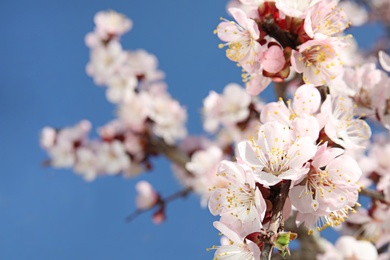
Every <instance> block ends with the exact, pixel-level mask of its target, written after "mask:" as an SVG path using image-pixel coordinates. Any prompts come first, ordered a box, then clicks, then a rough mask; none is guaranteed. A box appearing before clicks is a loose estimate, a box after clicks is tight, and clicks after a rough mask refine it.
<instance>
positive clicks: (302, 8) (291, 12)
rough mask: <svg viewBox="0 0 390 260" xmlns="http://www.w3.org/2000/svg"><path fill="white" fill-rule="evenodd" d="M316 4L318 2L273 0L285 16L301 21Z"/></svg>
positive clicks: (315, 0)
mask: <svg viewBox="0 0 390 260" xmlns="http://www.w3.org/2000/svg"><path fill="white" fill-rule="evenodd" d="M317 2H319V0H275V5H276V7H277V8H278V9H279V10H280V11H282V12H283V13H284V14H285V15H288V16H291V17H296V18H301V19H303V18H305V16H306V14H307V12H308V11H309V10H310V8H311V7H312V6H313V5H314V4H315V3H317Z"/></svg>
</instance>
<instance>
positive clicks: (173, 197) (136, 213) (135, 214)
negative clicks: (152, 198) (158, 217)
mask: <svg viewBox="0 0 390 260" xmlns="http://www.w3.org/2000/svg"><path fill="white" fill-rule="evenodd" d="M191 191H192V188H190V187H187V188H185V189H183V190H180V191H177V192H175V193H173V194H171V195H169V196H168V197H166V198H165V199H159V201H158V202H157V203H156V204H155V205H154V206H153V207H150V208H147V209H137V210H135V211H134V212H133V213H131V214H130V215H129V216H127V217H126V219H125V221H126V222H130V221H132V220H134V219H135V218H136V217H138V216H139V215H141V214H142V213H145V212H147V211H150V210H152V209H154V208H156V207H165V205H166V204H168V203H169V202H172V201H174V200H176V199H179V198H185V197H187V196H188V194H190V192H191Z"/></svg>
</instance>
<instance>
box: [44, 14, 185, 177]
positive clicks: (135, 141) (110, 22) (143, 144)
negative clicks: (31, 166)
mask: <svg viewBox="0 0 390 260" xmlns="http://www.w3.org/2000/svg"><path fill="white" fill-rule="evenodd" d="M95 25H96V27H95V30H94V31H93V32H91V33H89V34H88V35H87V36H86V39H85V40H86V44H87V46H88V47H89V48H90V58H91V59H90V61H89V63H88V64H87V67H86V70H87V73H88V74H89V75H90V76H91V77H93V79H94V82H95V83H96V84H97V85H102V86H106V87H107V91H106V94H107V99H108V100H109V101H110V102H112V103H114V104H116V105H117V106H118V107H117V118H116V119H114V120H113V121H111V122H109V123H108V124H107V125H105V126H103V127H101V128H100V129H99V136H100V139H99V140H89V139H88V138H87V135H88V132H89V131H90V129H91V124H90V123H89V122H87V121H82V122H80V123H79V124H78V125H76V126H74V127H68V128H64V129H54V128H51V127H46V128H45V129H44V130H43V131H42V137H41V139H42V147H43V148H44V149H46V150H47V151H48V153H49V155H50V157H51V160H50V165H52V166H55V167H67V168H69V167H73V168H74V170H75V172H76V173H78V174H80V175H82V176H83V177H84V178H85V179H86V180H93V179H95V178H96V177H97V176H99V175H106V174H108V175H117V174H124V175H125V176H134V175H136V174H138V173H140V172H142V171H145V170H147V169H149V168H150V167H151V164H150V161H149V157H150V156H153V155H154V154H156V152H157V151H154V149H153V148H151V139H153V138H159V139H162V140H163V141H164V142H166V143H167V144H174V143H175V142H176V141H177V140H179V139H182V138H184V137H186V135H187V130H186V128H185V122H186V119H187V114H186V111H185V109H184V108H183V107H182V106H181V105H180V104H179V102H178V101H177V100H175V99H173V98H172V97H171V96H170V95H169V93H168V92H167V87H166V84H165V83H164V82H163V81H162V80H163V78H164V74H163V73H162V72H161V71H160V70H158V68H157V66H158V62H157V59H156V57H155V56H153V55H152V54H149V53H148V52H146V51H144V50H136V51H125V50H123V48H122V46H121V43H120V37H121V36H122V35H123V34H124V33H126V32H127V31H129V30H130V29H131V27H132V22H131V21H130V20H129V19H128V18H126V17H125V16H124V15H122V14H119V13H117V12H114V11H103V12H99V13H97V14H96V16H95Z"/></svg>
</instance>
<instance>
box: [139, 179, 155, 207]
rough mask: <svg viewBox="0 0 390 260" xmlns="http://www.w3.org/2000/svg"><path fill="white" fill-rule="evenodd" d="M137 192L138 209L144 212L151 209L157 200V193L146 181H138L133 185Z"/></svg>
mask: <svg viewBox="0 0 390 260" xmlns="http://www.w3.org/2000/svg"><path fill="white" fill-rule="evenodd" d="M135 189H136V190H137V193H138V194H137V197H136V204H137V208H138V209H142V210H146V209H150V208H152V207H153V206H154V205H156V203H157V202H158V200H159V195H158V193H157V192H156V191H155V190H154V189H153V186H152V185H151V184H150V183H149V182H147V181H139V182H137V184H136V185H135Z"/></svg>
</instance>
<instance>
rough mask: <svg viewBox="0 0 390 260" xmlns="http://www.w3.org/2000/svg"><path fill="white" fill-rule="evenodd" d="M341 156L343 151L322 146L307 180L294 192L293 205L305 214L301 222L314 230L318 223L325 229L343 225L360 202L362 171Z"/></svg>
mask: <svg viewBox="0 0 390 260" xmlns="http://www.w3.org/2000/svg"><path fill="white" fill-rule="evenodd" d="M341 153H343V150H342V149H339V148H329V149H327V145H326V144H324V145H322V146H320V148H319V149H318V151H317V154H316V156H315V157H314V158H313V161H312V162H311V167H310V171H309V172H308V174H307V176H306V178H305V179H304V180H303V181H302V182H301V183H300V184H299V185H297V186H294V187H293V188H292V189H291V191H290V198H291V202H292V204H293V205H294V206H295V207H296V209H297V210H298V212H299V213H298V214H300V213H302V214H301V215H300V216H299V217H298V219H300V221H302V222H304V223H305V225H306V226H307V227H308V228H310V229H311V228H312V227H313V226H314V224H315V223H317V222H319V223H320V224H319V225H321V224H322V225H324V227H328V226H337V225H339V224H340V223H341V222H344V218H345V216H346V215H347V213H348V209H352V208H351V207H352V206H354V205H355V204H356V203H357V196H356V194H357V191H358V190H359V189H360V186H359V185H357V184H356V182H357V181H358V180H359V178H360V176H361V175H362V172H361V170H360V168H359V165H358V164H357V162H356V161H355V160H354V159H352V157H349V156H348V155H340V154H341ZM346 209H347V210H346ZM310 215H312V216H310ZM303 216H304V217H303ZM300 217H301V218H300ZM317 219H321V221H317ZM313 220H315V223H313ZM316 225H317V224H316ZM324 227H322V226H319V227H317V228H318V229H322V228H324Z"/></svg>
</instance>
